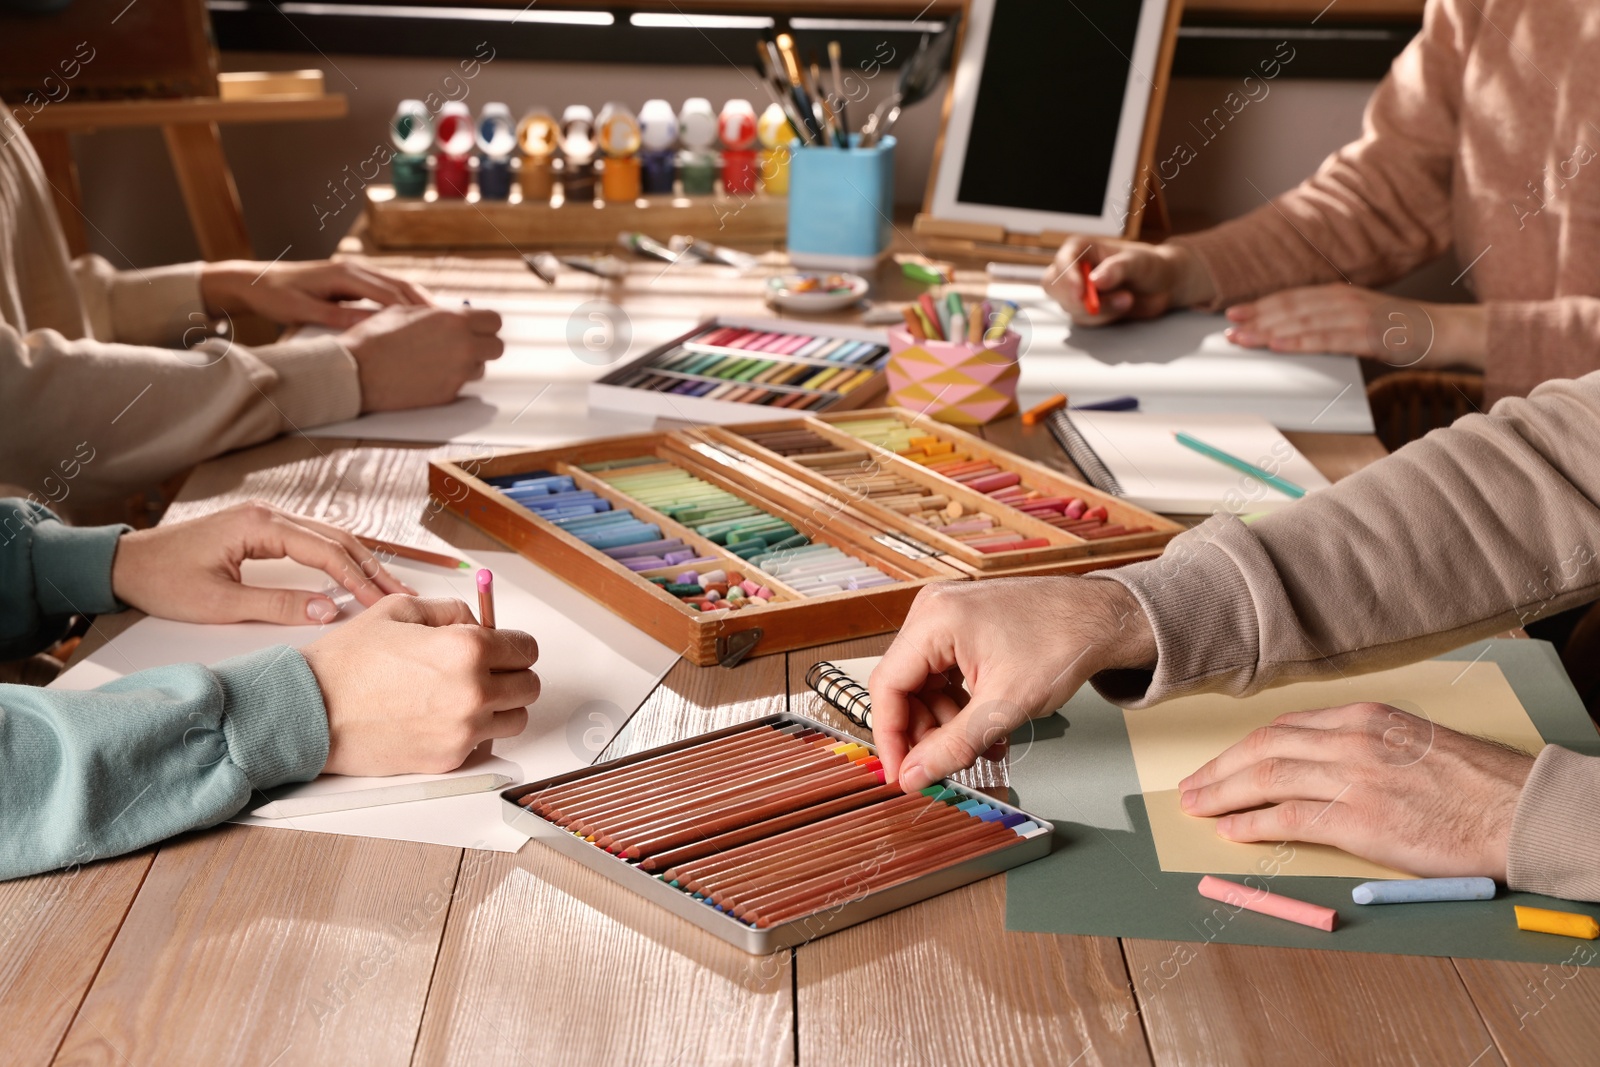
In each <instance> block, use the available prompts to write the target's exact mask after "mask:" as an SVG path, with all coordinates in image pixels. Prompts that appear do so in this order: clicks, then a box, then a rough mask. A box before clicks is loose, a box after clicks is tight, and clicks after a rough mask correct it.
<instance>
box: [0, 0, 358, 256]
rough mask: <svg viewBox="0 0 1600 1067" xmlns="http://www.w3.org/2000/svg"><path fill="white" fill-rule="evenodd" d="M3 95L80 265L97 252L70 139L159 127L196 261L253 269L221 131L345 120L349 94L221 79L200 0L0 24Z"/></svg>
mask: <svg viewBox="0 0 1600 1067" xmlns="http://www.w3.org/2000/svg"><path fill="white" fill-rule="evenodd" d="M86 27H95V28H96V32H94V33H90V32H89V31H88V30H87V29H86ZM311 73H313V74H314V72H311ZM263 93H265V95H263ZM0 96H4V98H5V104H6V106H7V107H9V108H10V110H11V112H12V115H13V116H14V117H15V118H16V120H17V121H18V123H19V124H21V126H22V127H23V130H24V132H26V134H27V136H28V140H29V141H30V142H32V144H33V146H34V150H35V151H37V152H38V154H39V158H40V161H41V162H42V163H43V165H44V170H45V176H46V177H47V178H48V179H49V181H50V184H51V186H52V188H53V190H54V192H53V196H54V199H55V204H56V214H57V215H59V216H60V218H61V226H62V229H63V230H64V231H65V233H66V237H67V246H68V248H69V250H70V251H71V252H72V254H73V255H81V254H83V253H84V252H86V251H88V247H89V245H88V233H87V230H86V228H85V223H86V222H87V220H86V218H85V217H84V214H83V210H82V200H81V195H80V188H79V185H78V173H77V167H76V165H75V163H74V160H73V156H72V143H71V137H70V135H71V134H73V133H87V132H89V131H91V130H96V129H108V128H113V127H128V126H159V127H161V131H162V134H163V136H164V137H165V139H166V142H167V153H168V155H169V156H170V157H171V159H172V169H173V170H174V171H175V172H176V173H177V176H178V185H179V187H180V188H181V190H182V192H183V200H184V205H185V207H186V208H187V209H188V214H189V221H190V224H191V225H192V226H193V227H194V232H195V237H196V238H197V239H198V242H199V245H200V254H201V255H202V256H203V257H204V258H206V259H208V260H217V259H235V258H244V259H248V258H250V255H251V248H250V235H249V232H248V231H247V230H246V229H245V224H244V210H243V208H242V207H241V205H240V203H239V191H238V189H237V188H236V187H235V185H234V181H233V173H232V172H231V171H230V170H229V169H228V161H227V157H226V156H224V155H223V152H222V139H221V132H220V130H219V125H220V124H221V123H224V122H287V121H296V120H307V119H331V118H339V117H341V116H343V115H344V114H345V113H346V111H347V104H346V101H345V98H344V97H343V96H342V95H338V94H333V95H328V94H324V93H323V91H322V79H321V76H320V74H315V76H313V77H304V76H300V75H294V74H291V75H288V76H283V77H278V76H271V77H263V76H252V75H245V76H238V75H226V74H224V75H219V74H218V73H217V52H216V48H215V46H214V45H213V44H212V36H211V24H210V18H209V16H208V15H207V13H206V8H205V3H204V0H141V2H140V3H138V4H126V0H73V3H72V4H71V5H70V6H69V7H68V8H67V9H66V10H65V11H61V12H57V13H51V14H30V15H14V14H9V13H7V14H0Z"/></svg>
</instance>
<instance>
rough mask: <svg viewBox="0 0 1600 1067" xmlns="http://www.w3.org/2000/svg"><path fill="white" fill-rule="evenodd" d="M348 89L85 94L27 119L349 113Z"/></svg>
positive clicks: (48, 125)
mask: <svg viewBox="0 0 1600 1067" xmlns="http://www.w3.org/2000/svg"><path fill="white" fill-rule="evenodd" d="M349 110H350V105H349V101H347V100H346V99H345V96H344V94H343V93H327V94H324V95H318V96H274V97H260V98H257V99H253V100H222V99H219V98H216V97H188V98H184V99H175V100H84V101H81V102H71V103H64V104H51V105H50V106H48V107H46V108H44V109H43V110H42V111H40V112H39V113H38V114H37V115H35V116H34V117H33V118H32V119H31V120H29V122H28V124H27V129H28V132H29V133H32V132H33V131H35V130H74V131H76V130H91V129H106V128H110V127H114V126H173V125H187V124H190V123H197V122H221V123H226V122H293V121H297V120H303V119H337V118H343V117H344V116H345V115H346V114H347V113H348V112H349Z"/></svg>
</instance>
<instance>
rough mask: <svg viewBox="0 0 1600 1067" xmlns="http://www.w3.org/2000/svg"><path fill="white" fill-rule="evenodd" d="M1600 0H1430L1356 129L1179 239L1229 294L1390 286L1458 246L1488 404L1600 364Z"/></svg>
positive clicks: (1232, 298)
mask: <svg viewBox="0 0 1600 1067" xmlns="http://www.w3.org/2000/svg"><path fill="white" fill-rule="evenodd" d="M1597 100H1600V4H1596V3H1594V2H1593V0H1429V3H1428V5H1427V8H1426V10H1425V15H1424V19H1423V27H1422V32H1421V33H1420V34H1418V35H1417V37H1416V39H1415V40H1413V41H1412V42H1411V44H1410V45H1409V46H1408V47H1407V48H1406V50H1405V51H1404V52H1403V53H1402V54H1401V55H1400V56H1399V57H1398V58H1397V59H1396V60H1395V63H1394V67H1393V69H1391V70H1390V72H1389V74H1388V76H1387V77H1386V78H1384V80H1383V82H1382V84H1380V85H1379V86H1378V90H1377V92H1376V93H1375V94H1374V95H1373V97H1372V101H1371V103H1370V104H1369V105H1368V107H1367V114H1366V122H1365V129H1364V131H1363V133H1362V136H1361V138H1360V139H1359V140H1357V141H1355V142H1354V143H1352V144H1349V145H1346V146H1345V147H1344V148H1341V149H1340V150H1339V151H1338V152H1335V153H1334V154H1333V155H1332V156H1330V157H1329V158H1328V160H1327V162H1325V163H1324V164H1323V165H1322V167H1321V169H1320V170H1318V171H1317V173H1316V174H1315V175H1314V176H1313V177H1311V178H1309V179H1308V180H1306V181H1305V182H1304V183H1302V184H1301V185H1300V186H1298V187H1297V188H1295V189H1291V190H1290V191H1289V192H1287V193H1284V194H1283V195H1282V196H1280V197H1278V198H1277V199H1276V200H1274V201H1273V202H1272V203H1270V204H1263V205H1261V207H1260V208H1258V209H1257V210H1255V211H1254V212H1252V213H1251V214H1249V215H1246V216H1244V217H1243V218H1240V219H1236V220H1234V221H1232V222H1228V223H1224V224H1223V225H1221V226H1217V227H1215V228H1213V229H1211V230H1207V231H1204V232H1202V233H1199V234H1191V235H1188V236H1185V237H1179V238H1175V239H1174V240H1175V241H1176V242H1177V243H1180V244H1185V245H1188V246H1189V247H1190V248H1192V249H1194V250H1195V251H1196V252H1197V253H1198V254H1199V256H1200V258H1201V259H1202V261H1204V262H1205V264H1206V266H1207V267H1208V268H1210V271H1211V275H1212V279H1213V280H1214V281H1215V283H1216V286H1217V290H1218V297H1217V301H1216V305H1217V306H1219V307H1220V306H1226V305H1228V304H1232V303H1236V302H1239V301H1243V300H1250V299H1254V298H1255V297H1258V296H1262V295H1264V294H1267V293H1271V292H1276V291H1277V290H1280V289H1285V288H1289V287H1291V286H1297V285H1310V284H1315V283H1320V282H1337V281H1341V280H1342V281H1349V282H1351V283H1353V284H1355V285H1363V286H1378V285H1384V284H1387V283H1389V282H1392V281H1394V280H1396V279H1398V278H1400V277H1401V276H1402V275H1404V274H1406V273H1407V272H1409V271H1410V270H1412V269H1413V268H1415V267H1417V266H1419V265H1421V264H1422V263H1425V262H1427V261H1428V260H1430V259H1432V258H1434V257H1435V256H1438V255H1439V254H1441V253H1443V252H1445V251H1446V250H1448V249H1450V248H1451V247H1452V245H1453V246H1454V248H1455V254H1456V258H1457V260H1458V261H1459V262H1460V264H1461V266H1462V267H1463V268H1465V267H1468V266H1469V265H1470V268H1471V269H1470V270H1468V271H1467V273H1466V276H1465V277H1464V278H1463V279H1462V280H1461V284H1462V285H1470V286H1471V292H1472V294H1473V295H1475V296H1476V298H1477V299H1478V300H1479V301H1480V302H1482V303H1484V304H1485V305H1486V306H1487V309H1488V318H1489V338H1488V340H1489V354H1488V364H1487V367H1486V379H1485V385H1486V391H1487V393H1488V398H1489V400H1490V401H1491V402H1492V401H1494V400H1498V399H1499V398H1500V397H1503V396H1522V395H1526V394H1527V393H1528V392H1529V390H1531V389H1532V388H1533V387H1534V386H1535V385H1537V384H1539V383H1540V382H1542V381H1546V380H1548V379H1551V378H1576V377H1579V376H1580V375H1583V374H1587V373H1588V372H1590V371H1592V370H1595V369H1600V110H1597V109H1596V106H1595V102H1596V101H1597Z"/></svg>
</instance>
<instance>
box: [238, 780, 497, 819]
mask: <svg viewBox="0 0 1600 1067" xmlns="http://www.w3.org/2000/svg"><path fill="white" fill-rule="evenodd" d="M510 784H511V778H510V777H509V776H508V775H504V774H469V775H466V776H464V777H461V778H441V779H440V780H439V781H437V782H415V783H413V784H411V785H381V786H378V787H377V788H375V789H352V790H351V791H350V792H348V793H324V794H322V795H321V796H314V797H286V798H285V799H283V800H274V801H273V802H272V803H270V804H263V805H261V807H259V808H257V809H255V810H254V811H252V812H251V813H250V814H251V815H253V816H254V817H256V818H257V819H294V818H298V817H299V816H301V815H323V814H326V813H327V812H330V811H349V810H351V809H352V808H375V807H377V806H378V805H380V804H409V803H410V802H411V801H413V800H437V799H438V798H439V797H458V796H462V795H464V794H467V793H483V792H487V791H488V790H490V789H504V788H505V787H506V786H508V785H510Z"/></svg>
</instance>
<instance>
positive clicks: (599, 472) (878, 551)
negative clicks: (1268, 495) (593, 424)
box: [429, 409, 1181, 665]
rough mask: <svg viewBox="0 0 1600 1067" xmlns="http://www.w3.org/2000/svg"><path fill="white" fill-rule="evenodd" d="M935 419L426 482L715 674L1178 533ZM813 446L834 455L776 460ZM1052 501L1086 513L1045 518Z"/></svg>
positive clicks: (480, 464) (606, 454) (799, 428)
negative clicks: (883, 443)
mask: <svg viewBox="0 0 1600 1067" xmlns="http://www.w3.org/2000/svg"><path fill="white" fill-rule="evenodd" d="M925 421H927V420H922V419H921V417H920V416H917V415H915V414H914V413H911V412H905V411H898V410H895V409H880V410H873V411H865V412H860V413H856V414H853V415H850V416H845V415H839V416H833V417H831V419H819V418H814V417H805V418H798V419H789V420H784V421H781V422H772V423H761V424H755V425H748V426H737V427H702V428H699V429H692V430H677V431H672V432H667V433H651V434H639V435H632V436H627V437H616V438H607V439H602V440H597V441H589V442H585V443H582V444H577V445H572V446H569V447H565V448H558V449H549V450H542V451H532V452H511V453H503V454H500V455H496V456H492V457H489V458H487V459H482V460H475V461H471V462H470V463H468V464H458V463H454V462H450V461H446V460H434V461H432V462H431V463H430V465H429V489H430V491H431V492H432V494H433V496H434V497H435V498H436V499H438V500H439V501H441V502H442V503H443V504H444V506H445V507H447V508H449V509H450V510H452V511H454V512H456V513H457V514H459V515H461V516H462V517H464V518H465V519H466V520H467V521H469V522H471V523H472V524H473V525H475V526H477V527H479V528H480V529H482V530H484V531H485V532H486V533H488V534H489V535H490V536H492V537H494V538H496V539H497V540H499V541H502V542H504V543H505V544H507V545H509V546H510V547H511V548H513V549H515V550H516V551H518V552H520V553H522V554H523V555H525V556H527V557H528V558H529V559H531V560H533V561H534V562H536V563H538V564H540V565H541V566H543V567H545V568H546V569H548V570H550V571H552V572H553V573H555V574H556V575H558V576H559V577H561V578H562V579H563V580H564V581H567V582H569V583H570V584H572V585H573V586H575V587H577V588H578V589H580V590H582V591H583V592H584V593H586V594H587V595H589V596H591V597H593V598H594V599H595V600H597V601H599V602H600V603H602V604H604V605H606V606H607V607H608V608H610V609H611V610H612V611H614V612H616V613H617V614H619V615H621V616H623V617H624V618H626V619H628V620H629V621H630V622H632V623H633V624H634V625H636V626H638V627H640V628H641V629H643V630H645V631H646V632H648V633H650V634H651V635H652V636H654V637H655V638H657V639H658V640H660V641H662V642H664V643H666V644H668V645H671V646H672V647H674V648H677V649H679V650H681V652H682V654H683V655H684V656H685V657H686V658H688V659H689V660H691V661H692V662H694V663H697V664H701V665H709V664H713V663H719V662H721V663H730V662H736V661H737V660H738V659H741V658H743V657H745V656H747V655H763V654H767V653H775V652H783V651H787V650H789V649H793V648H804V647H807V646H810V645H815V644H820V643H822V642H825V641H836V640H843V639H846V638H850V637H861V636H866V635H869V634H875V633H884V632H887V631H890V630H894V629H896V628H897V627H899V625H900V624H901V623H902V622H903V621H904V619H905V615H906V612H907V611H908V610H909V609H910V606H911V602H912V600H913V599H915V597H916V595H917V593H918V591H919V590H920V589H921V588H922V587H923V586H924V585H926V584H928V583H929V582H936V581H951V580H963V579H970V578H978V577H990V576H996V575H1008V574H1065V573H1072V572H1077V571H1085V570H1092V569H1095V568H1097V567H1105V566H1112V565H1115V564H1118V563H1124V562H1130V561H1132V560H1135V559H1143V558H1147V557H1149V556H1152V555H1154V554H1156V552H1158V551H1159V549H1160V547H1161V546H1162V545H1163V544H1165V542H1166V541H1167V540H1168V539H1169V538H1171V537H1172V535H1173V534H1175V533H1177V532H1178V531H1179V530H1180V529H1181V527H1179V526H1178V525H1177V524H1175V523H1172V522H1169V521H1168V520H1165V519H1162V518H1161V517H1159V516H1157V515H1153V514H1151V513H1149V512H1145V511H1142V510H1140V509H1138V508H1135V507H1132V506H1130V505H1128V504H1125V503H1122V502H1121V501H1118V500H1116V499H1115V498H1114V497H1109V496H1107V495H1106V494H1103V493H1100V492H1098V491H1097V490H1094V489H1092V488H1090V487H1088V486H1085V485H1081V484H1079V483H1077V482H1073V481H1071V480H1070V479H1066V478H1064V477H1062V476H1060V475H1058V474H1056V473H1055V472H1053V471H1050V470H1048V468H1044V467H1040V466H1038V465H1036V464H1032V463H1029V462H1028V461H1026V460H1023V459H1022V458H1021V457H1019V456H1016V455H1013V454H1011V453H1008V452H1005V451H1003V450H1000V449H995V448H993V447H991V446H988V445H986V444H984V442H982V441H981V440H979V439H978V438H974V437H971V436H970V435H967V434H964V433H962V432H961V431H959V430H954V429H953V428H951V427H948V426H943V425H940V424H930V425H931V426H932V427H933V429H931V430H929V431H928V432H927V433H924V429H925V428H924V425H923V424H924V422H925ZM885 426H887V427H889V428H890V429H893V428H894V427H895V426H901V427H906V428H908V429H909V430H910V431H912V432H913V436H915V437H916V439H917V440H918V441H919V442H921V443H922V445H923V446H926V447H936V448H940V449H941V451H940V452H939V453H938V455H939V456H940V457H943V458H942V461H941V462H940V463H938V464H934V465H925V464H924V463H921V462H918V461H917V459H916V458H914V457H915V456H917V455H922V453H921V452H920V451H918V452H914V453H913V456H912V457H911V458H908V457H904V456H898V455H895V454H893V452H891V451H890V450H888V449H887V448H884V447H880V446H878V445H874V444H871V443H868V442H866V441H864V440H863V439H861V438H859V437H854V436H852V435H851V434H850V433H849V432H848V430H849V429H851V428H854V429H855V430H857V431H858V432H867V431H868V430H872V431H873V432H876V430H877V429H880V428H883V427H885ZM935 434H936V435H937V437H936V438H935V437H933V436H931V435H935ZM774 435H780V437H781V439H775V438H774ZM785 435H786V436H785ZM808 435H809V436H808ZM813 437H814V438H816V439H818V440H820V441H823V442H825V443H827V444H828V445H829V446H830V449H829V450H825V451H817V450H813V451H808V452H803V453H795V454H792V455H788V456H786V455H783V454H782V453H781V451H779V450H775V448H780V447H790V442H799V441H802V440H805V441H807V442H809V441H810V440H811V438H813ZM897 440H898V437H897V436H896V437H893V438H891V439H890V443H895V441H897ZM763 441H765V442H766V444H762V443H761V442H763ZM769 445H770V446H774V447H768V446H769ZM946 445H949V446H951V450H950V451H942V449H943V448H944V446H946ZM980 449H981V451H980ZM830 451H831V452H834V453H851V454H852V455H851V458H850V459H849V461H848V462H850V463H851V464H855V465H856V467H855V469H856V470H857V471H858V472H865V473H863V476H862V478H849V479H844V480H836V479H834V478H833V476H832V474H831V472H830V470H829V468H828V467H826V466H825V465H823V463H825V461H827V459H828V457H829V454H830ZM854 453H861V454H862V455H861V456H856V455H854ZM969 455H970V456H982V457H983V458H982V459H981V460H970V459H965V458H961V457H965V456H969ZM863 457H864V458H863ZM923 458H924V459H926V458H928V457H926V456H924V457H923ZM956 463H977V464H978V466H977V467H976V468H974V469H977V470H979V471H988V470H989V469H990V468H991V467H992V468H994V469H995V471H996V473H998V474H999V475H1001V477H998V478H996V477H994V476H993V475H988V476H987V480H984V479H985V477H986V475H984V474H982V473H980V474H979V475H978V476H977V477H976V478H971V479H969V481H968V482H965V483H964V482H961V481H959V480H957V477H952V476H949V475H946V474H940V473H938V472H937V471H936V470H935V469H934V467H935V466H944V467H946V469H947V470H948V469H950V467H951V465H953V464H956ZM881 472H887V473H881ZM969 473H970V472H969V471H967V470H961V471H958V472H957V475H958V476H959V477H968V475H969ZM1011 476H1015V480H1013V479H1012V477H1011ZM1000 482H1009V483H1010V484H1011V485H1020V486H1023V487H1024V489H1023V490H1022V496H1020V497H1019V495H1018V493H1017V492H1012V491H1008V487H1007V486H1001V485H999V484H998V483H1000ZM906 486H910V487H913V488H912V489H910V490H907V489H905V488H904V487H906ZM974 486H976V488H975V487H974ZM1069 501H1070V502H1071V503H1070V504H1069V503H1068V502H1069ZM1030 507H1031V509H1032V510H1025V509H1026V508H1030ZM1049 507H1056V508H1060V509H1061V510H1062V511H1064V512H1065V513H1066V514H1073V513H1074V512H1076V514H1075V515H1074V517H1072V518H1067V517H1065V515H1056V516H1054V517H1053V518H1054V521H1053V522H1050V521H1046V517H1048V515H1047V510H1048V508H1049ZM1097 509H1098V510H1097ZM928 513H931V514H935V515H936V516H938V518H937V520H933V519H929V518H927V514H928ZM1042 516H1043V517H1042ZM935 521H937V522H940V523H942V525H939V526H934V525H931V523H933V522H935ZM1097 535H1098V536H1097Z"/></svg>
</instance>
